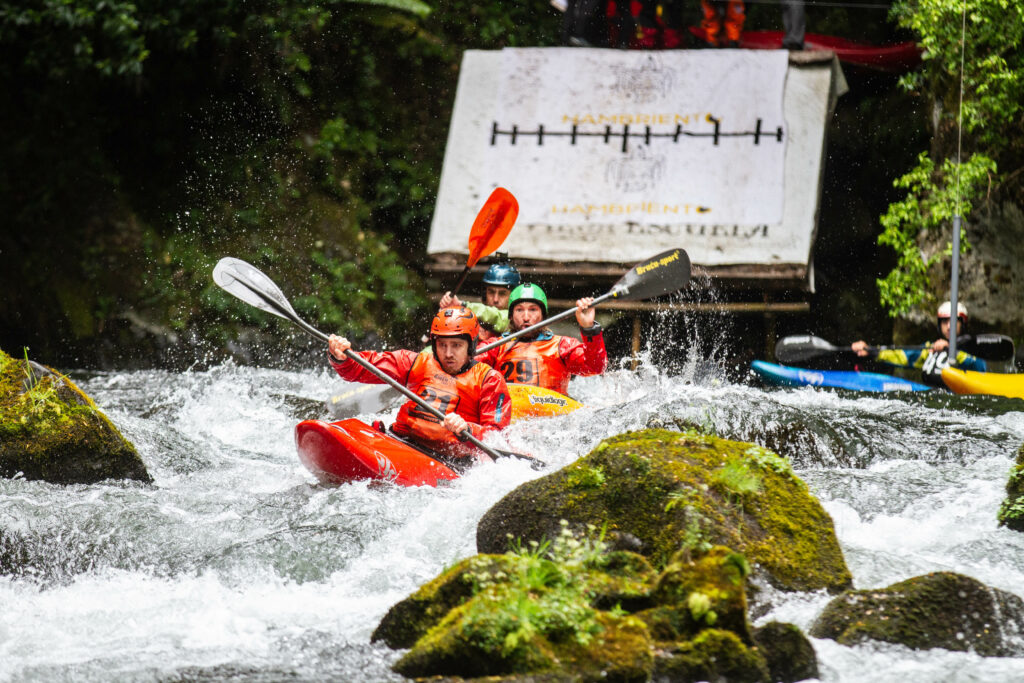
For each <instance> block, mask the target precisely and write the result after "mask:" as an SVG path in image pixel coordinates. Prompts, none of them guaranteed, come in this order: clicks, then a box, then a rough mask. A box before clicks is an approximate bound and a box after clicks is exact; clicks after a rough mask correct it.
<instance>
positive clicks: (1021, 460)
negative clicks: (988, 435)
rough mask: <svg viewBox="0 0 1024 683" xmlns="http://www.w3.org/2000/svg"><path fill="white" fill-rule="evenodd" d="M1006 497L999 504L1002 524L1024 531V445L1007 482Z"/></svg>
mask: <svg viewBox="0 0 1024 683" xmlns="http://www.w3.org/2000/svg"><path fill="white" fill-rule="evenodd" d="M1006 494H1007V495H1006V499H1005V500H1003V503H1002V505H1000V506H999V513H998V519H999V524H1000V526H1006V527H1009V528H1010V529H1013V530H1014V531H1024V445H1021V447H1020V448H1019V449H1018V450H1017V461H1016V462H1015V463H1014V465H1013V468H1012V469H1011V470H1010V477H1009V479H1008V480H1007V482H1006Z"/></svg>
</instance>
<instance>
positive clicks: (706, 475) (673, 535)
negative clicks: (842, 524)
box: [477, 429, 851, 591]
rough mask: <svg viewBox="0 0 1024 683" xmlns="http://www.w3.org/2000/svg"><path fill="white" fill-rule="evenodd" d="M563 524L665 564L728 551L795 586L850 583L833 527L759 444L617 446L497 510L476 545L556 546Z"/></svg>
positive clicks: (532, 485)
mask: <svg viewBox="0 0 1024 683" xmlns="http://www.w3.org/2000/svg"><path fill="white" fill-rule="evenodd" d="M562 519H565V520H568V521H569V523H570V525H571V526H573V527H574V528H582V527H584V526H586V525H588V524H594V525H602V524H604V525H607V529H608V535H609V538H610V539H613V540H614V539H630V541H631V543H632V544H633V545H634V546H636V548H637V549H638V550H639V552H641V553H643V554H644V555H645V556H646V557H648V558H649V559H650V561H651V563H652V564H653V565H654V566H655V567H656V568H661V567H664V566H665V565H666V564H667V563H668V562H669V560H670V558H672V556H673V555H674V554H675V553H676V552H677V551H678V550H679V549H680V548H683V549H695V548H700V547H705V548H706V547H707V546H708V545H710V544H719V545H724V546H727V547H729V548H732V549H734V550H735V551H737V552H740V553H742V554H743V555H745V556H746V558H747V559H748V560H749V561H750V563H751V564H752V565H754V566H755V571H757V572H759V573H761V574H763V575H764V577H765V578H766V579H767V580H768V581H769V582H771V583H772V584H774V585H775V586H777V587H779V588H781V589H784V590H817V589H820V588H826V589H828V590H830V591H838V590H842V589H844V588H847V587H849V586H850V583H851V577H850V572H849V569H848V568H847V566H846V562H845V560H844V559H843V554H842V551H841V550H840V548H839V543H838V541H837V539H836V536H835V530H834V528H833V525H832V519H831V518H830V517H829V516H828V514H827V513H826V512H825V510H824V509H823V508H822V507H821V504H820V503H819V502H818V501H817V499H815V498H814V497H813V496H812V495H811V494H810V493H809V492H808V490H807V486H806V485H805V484H804V483H803V482H802V481H801V480H800V479H799V478H798V477H796V476H795V475H794V474H793V472H792V470H791V468H790V467H789V464H788V463H787V462H786V461H785V460H784V459H782V458H780V457H779V456H778V455H776V454H774V453H772V452H771V451H768V450H766V449H764V448H762V447H760V446H757V445H754V444H749V443H741V442H735V441H727V440H725V439H720V438H717V437H714V436H705V435H699V434H694V433H680V432H674V431H667V430H659V429H649V430H644V431H641V432H631V433H627V434H622V435H619V436H616V437H613V438H611V439H607V440H605V441H603V442H602V443H601V444H599V445H598V446H597V448H595V449H594V450H593V451H591V452H590V453H589V454H588V455H586V456H584V457H583V458H580V459H579V460H578V461H576V462H575V463H573V464H572V465H570V466H568V467H566V468H564V469H562V470H560V471H558V472H555V473H552V474H550V475H548V476H546V477H543V478H540V479H537V480H534V481H531V482H528V483H526V484H523V485H522V486H520V487H519V488H517V489H516V490H514V491H512V492H511V493H509V494H508V495H506V496H505V497H504V498H503V499H502V500H501V501H499V502H498V503H497V504H496V505H494V506H493V507H492V508H491V509H490V510H488V511H487V513H486V514H485V515H484V516H483V518H482V519H481V520H480V523H479V525H478V526H477V549H478V550H479V551H480V552H484V553H500V552H503V551H504V550H505V549H506V548H507V547H508V543H509V538H510V537H511V538H513V539H517V540H518V542H520V543H527V542H529V541H537V542H540V541H543V540H544V539H550V538H554V537H555V535H556V534H557V533H558V529H559V521H560V520H562Z"/></svg>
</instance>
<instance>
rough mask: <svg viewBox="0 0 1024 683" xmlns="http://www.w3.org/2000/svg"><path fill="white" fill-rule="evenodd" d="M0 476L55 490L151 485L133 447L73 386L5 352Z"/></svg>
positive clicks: (0, 363)
mask: <svg viewBox="0 0 1024 683" xmlns="http://www.w3.org/2000/svg"><path fill="white" fill-rule="evenodd" d="M0 476H4V477H15V476H23V477H25V478H26V479H42V480H45V481H48V482H51V483H54V484H80V483H84V484H88V483H92V482H96V481H101V480H103V479H134V480H137V481H143V482H151V481H152V478H151V477H150V476H149V473H148V472H147V471H146V466H145V465H144V464H143V462H142V458H140V457H139V454H138V452H137V451H136V450H135V447H134V446H133V445H132V444H131V443H130V442H128V441H127V440H126V439H125V438H124V436H122V435H121V432H119V431H118V429H117V427H115V426H114V425H113V423H111V422H110V420H109V419H108V418H107V416H106V415H104V414H103V412H102V411H100V409H99V408H97V407H96V404H95V403H93V401H92V399H90V398H89V397H88V396H86V395H85V394H84V393H82V390H81V389H79V388H78V387H77V386H75V384H74V382H72V381H71V380H70V379H68V378H67V377H65V376H63V375H61V374H59V373H57V372H55V371H53V370H52V369H50V368H47V367H45V366H42V365H39V364H38V363H34V362H32V361H29V360H27V359H25V360H17V359H14V358H12V357H11V356H9V355H7V354H6V353H4V352H3V351H0Z"/></svg>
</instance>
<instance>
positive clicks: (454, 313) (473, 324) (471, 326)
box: [430, 306, 480, 356]
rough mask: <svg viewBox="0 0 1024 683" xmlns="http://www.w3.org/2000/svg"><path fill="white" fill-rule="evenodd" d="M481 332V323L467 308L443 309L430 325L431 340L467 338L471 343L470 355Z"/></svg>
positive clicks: (453, 307)
mask: <svg viewBox="0 0 1024 683" xmlns="http://www.w3.org/2000/svg"><path fill="white" fill-rule="evenodd" d="M479 332H480V322H479V321H478V320H477V319H476V314H474V313H473V311H471V310H469V309H468V308H466V307H465V306H452V307H451V308H442V309H441V310H440V311H438V312H437V315H435V316H434V320H433V322H431V323H430V338H431V339H436V338H437V337H465V339H466V341H468V342H469V355H471V356H472V355H473V351H474V350H475V348H476V337H477V334H479Z"/></svg>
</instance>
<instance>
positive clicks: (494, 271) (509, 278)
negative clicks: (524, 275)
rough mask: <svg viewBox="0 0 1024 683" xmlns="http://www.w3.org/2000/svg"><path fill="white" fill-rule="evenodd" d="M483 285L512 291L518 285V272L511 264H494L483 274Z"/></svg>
mask: <svg viewBox="0 0 1024 683" xmlns="http://www.w3.org/2000/svg"><path fill="white" fill-rule="evenodd" d="M484 284H485V285H499V286H501V287H508V288H509V289H513V288H514V287H515V286H516V285H518V284H519V271H518V270H517V269H516V267H515V266H513V265H512V264H511V263H495V264H494V265H492V266H491V267H490V268H488V269H487V272H486V273H484Z"/></svg>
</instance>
